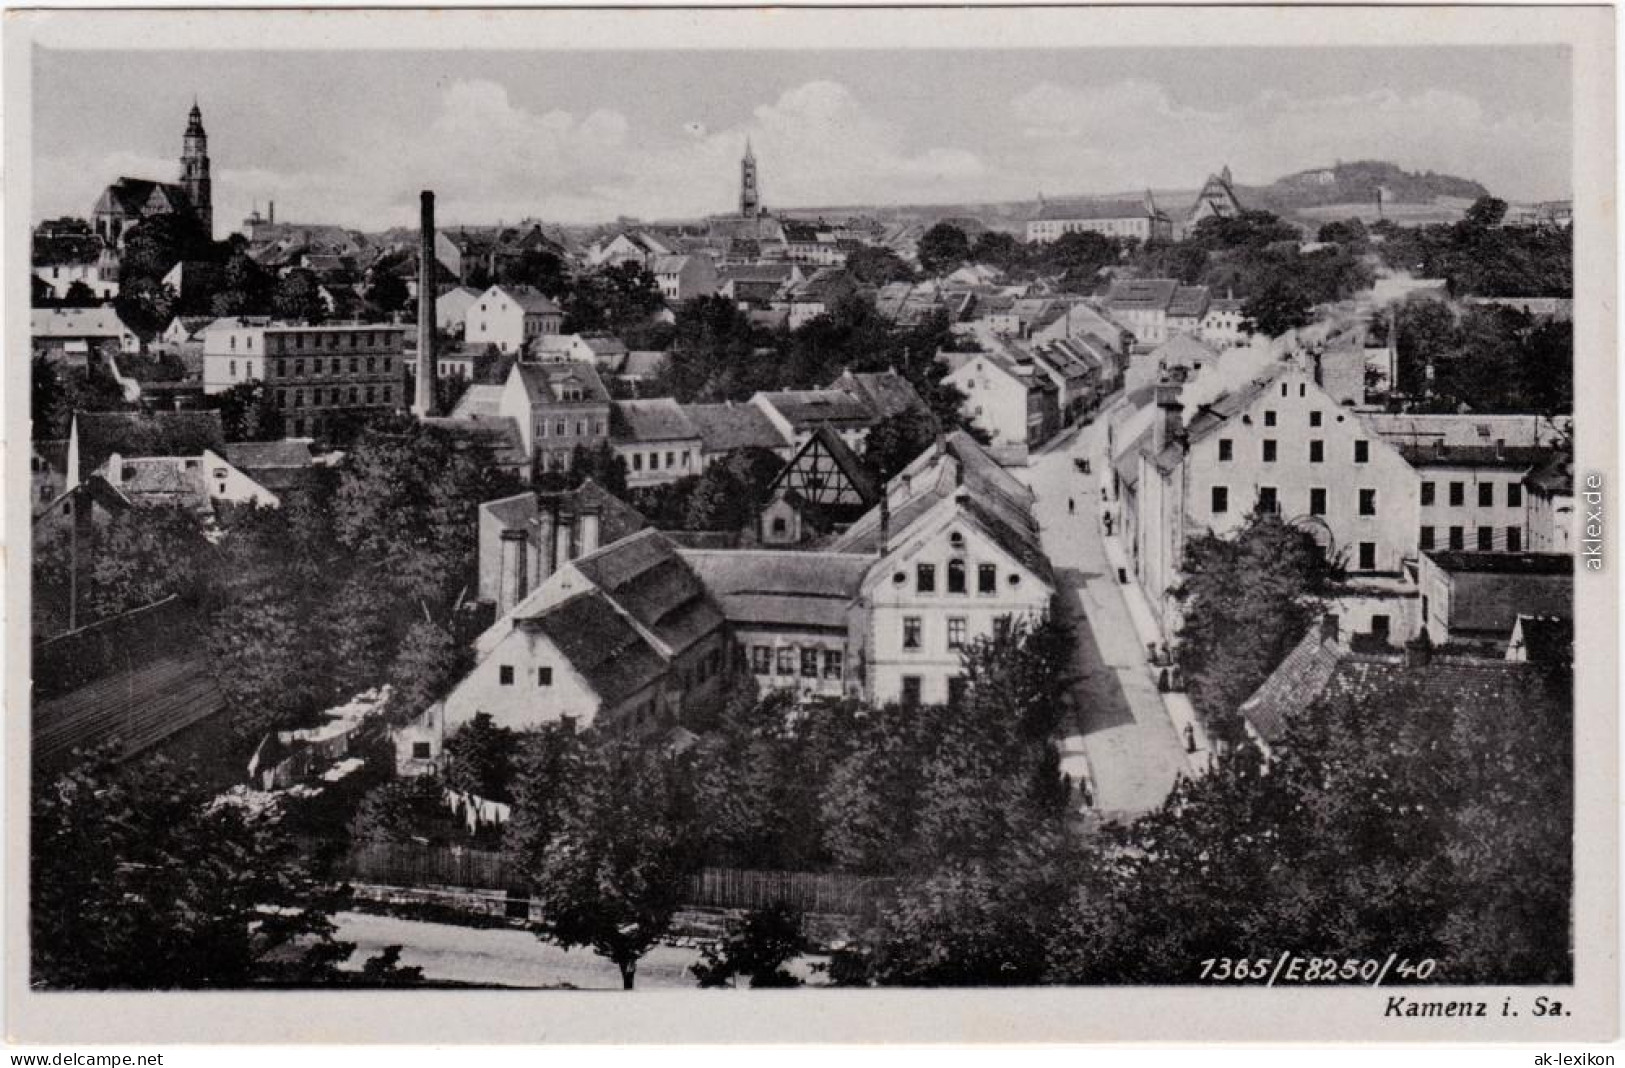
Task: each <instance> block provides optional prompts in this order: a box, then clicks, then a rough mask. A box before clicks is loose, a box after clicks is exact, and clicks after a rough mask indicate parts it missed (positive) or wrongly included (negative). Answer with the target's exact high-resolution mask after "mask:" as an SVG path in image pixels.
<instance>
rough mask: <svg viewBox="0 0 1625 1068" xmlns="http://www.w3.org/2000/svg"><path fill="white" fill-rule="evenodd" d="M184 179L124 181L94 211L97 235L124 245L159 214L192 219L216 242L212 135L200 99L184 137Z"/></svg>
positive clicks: (108, 191) (106, 193)
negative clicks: (143, 223)
mask: <svg viewBox="0 0 1625 1068" xmlns="http://www.w3.org/2000/svg"><path fill="white" fill-rule="evenodd" d="M180 163H181V166H180V177H179V179H178V180H177V181H174V182H160V181H155V180H153V179H150V178H127V177H125V178H119V179H118V180H117V181H115V182H114V183H113V184H112V185H110V186H108V187H107V188H106V189H105V190H103V191H102V195H101V196H100V197H99V198H98V199H97V200H96V206H95V208H94V209H93V210H92V212H91V217H92V221H93V225H94V226H95V228H96V233H97V235H98V236H99V237H101V239H102V240H103V241H104V242H106V243H107V244H108V245H109V246H115V247H118V246H122V245H123V244H124V235H125V234H126V233H127V232H128V231H129V230H130V228H131V227H133V226H135V225H136V224H137V223H139V222H140V221H141V220H143V219H149V218H152V217H153V216H155V215H176V214H181V213H183V212H184V213H187V214H190V215H191V216H192V217H193V218H195V219H196V220H197V222H198V225H199V227H201V228H202V230H203V234H204V236H205V237H207V238H209V239H210V240H213V238H214V189H213V182H212V180H211V179H210V177H209V135H208V133H207V132H205V131H204V129H203V111H202V109H201V108H199V107H198V103H197V100H196V99H195V98H194V99H193V101H192V110H191V112H190V113H189V114H188V115H187V117H186V132H185V134H183V135H182V138H181V160H180Z"/></svg>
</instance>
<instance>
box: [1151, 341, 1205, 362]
mask: <svg viewBox="0 0 1625 1068" xmlns="http://www.w3.org/2000/svg"><path fill="white" fill-rule="evenodd" d="M1218 358H1219V354H1218V353H1217V352H1215V351H1213V349H1212V348H1211V347H1209V346H1208V345H1205V344H1203V343H1202V342H1200V341H1198V340H1197V339H1196V338H1194V337H1192V336H1191V335H1189V334H1175V335H1174V336H1173V337H1171V338H1169V339H1168V340H1167V341H1164V342H1163V343H1162V344H1161V345H1158V346H1157V347H1156V348H1154V349H1152V350H1151V359H1152V360H1153V361H1155V362H1157V363H1160V364H1163V365H1164V366H1168V367H1176V366H1177V367H1190V366H1192V365H1194V364H1198V363H1200V364H1202V365H1203V366H1206V365H1207V364H1210V363H1212V362H1213V361H1214V360H1216V359H1218Z"/></svg>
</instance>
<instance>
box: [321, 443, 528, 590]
mask: <svg viewBox="0 0 1625 1068" xmlns="http://www.w3.org/2000/svg"><path fill="white" fill-rule="evenodd" d="M512 488H513V487H512V484H511V482H510V480H508V479H507V478H506V477H505V476H502V475H500V474H499V473H497V472H495V471H494V469H492V468H490V467H489V466H488V465H486V464H484V463H482V462H481V457H480V455H479V454H478V452H476V451H473V450H466V449H461V448H458V447H456V446H455V444H454V442H453V440H452V439H451V438H449V437H448V436H446V435H445V434H443V433H442V432H440V431H438V430H435V429H433V428H430V427H424V426H422V425H417V424H414V425H412V426H410V427H408V428H406V429H405V430H404V432H402V433H399V434H384V433H373V434H369V435H367V436H366V437H365V439H364V440H363V441H362V442H361V444H360V445H358V446H357V447H356V448H354V449H352V450H351V451H350V453H349V456H348V462H347V463H346V464H345V467H344V471H343V473H342V474H341V476H340V481H339V487H338V492H337V494H336V495H335V497H334V501H333V527H334V531H335V533H336V534H337V537H338V540H339V543H340V544H341V545H343V546H344V547H345V548H346V549H349V550H351V551H352V552H353V553H355V554H356V557H357V560H358V561H359V562H362V563H366V564H368V565H370V566H372V567H373V568H374V569H375V573H376V574H378V575H380V576H383V577H385V578H387V579H388V580H389V581H390V583H391V584H392V585H393V586H394V588H395V590H396V591H397V595H398V596H399V597H400V598H402V599H403V600H406V601H408V602H418V603H420V604H421V605H422V606H424V608H423V609H420V611H421V610H427V611H428V612H429V613H430V614H431V615H435V614H438V613H441V612H442V611H443V610H444V609H446V608H448V607H449V606H450V605H451V603H452V602H453V601H454V600H455V599H456V597H457V595H458V594H459V593H460V592H461V591H463V590H466V589H467V588H468V587H469V586H470V585H471V584H472V582H473V580H474V576H475V570H476V565H477V553H476V545H475V538H476V535H477V531H478V524H477V523H476V522H475V519H476V517H477V514H478V509H479V506H480V503H481V502H482V501H487V500H491V499H493V498H495V497H498V496H501V495H502V494H503V493H504V492H511V490H512Z"/></svg>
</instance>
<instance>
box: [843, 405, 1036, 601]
mask: <svg viewBox="0 0 1625 1068" xmlns="http://www.w3.org/2000/svg"><path fill="white" fill-rule="evenodd" d="M884 492H885V494H886V497H887V504H888V507H889V510H890V512H891V517H890V525H891V534H890V536H891V538H892V539H893V544H896V543H897V541H898V540H900V539H902V538H905V537H906V536H907V534H908V531H909V529H910V528H911V527H913V526H914V524H915V523H917V522H919V521H920V520H921V519H922V518H923V517H925V516H926V515H927V514H929V513H930V512H931V511H932V510H933V509H934V508H936V506H937V505H939V504H941V503H942V502H943V501H945V500H950V499H951V500H953V501H954V502H955V505H956V507H957V508H958V509H959V511H960V512H961V513H962V514H964V515H966V516H968V517H969V518H970V520H971V521H973V522H975V523H976V524H977V525H978V526H979V527H980V528H981V529H982V530H983V531H984V532H985V533H986V534H987V535H988V536H989V537H990V538H992V539H993V541H994V542H995V543H996V544H998V545H999V546H1000V548H1002V549H1004V551H1005V552H1007V553H1009V554H1010V555H1011V556H1012V557H1014V558H1015V559H1017V560H1019V561H1020V562H1021V563H1022V565H1023V566H1024V567H1027V568H1028V569H1029V570H1031V571H1032V572H1033V573H1034V574H1036V575H1037V576H1039V577H1040V578H1042V579H1043V580H1044V581H1045V582H1047V583H1050V584H1052V585H1053V583H1054V576H1053V573H1052V571H1051V569H1050V563H1049V558H1048V557H1047V556H1045V554H1044V549H1043V545H1042V544H1041V543H1040V541H1039V535H1038V520H1037V518H1036V517H1035V516H1034V515H1033V494H1032V491H1031V490H1030V489H1028V488H1027V487H1026V486H1025V485H1023V484H1022V482H1021V480H1020V479H1018V478H1016V477H1015V476H1014V475H1012V474H1010V472H1008V471H1006V470H1005V469H1004V468H1002V467H1000V466H999V463H998V461H997V460H995V459H993V457H992V455H990V454H989V453H988V451H987V450H986V449H985V448H983V447H982V446H981V445H979V444H977V442H976V439H975V438H972V437H971V436H970V435H969V434H966V433H965V432H964V431H962V430H956V431H954V432H953V433H951V434H948V435H947V436H946V437H944V438H943V439H942V440H941V442H940V443H939V444H938V445H934V446H932V447H931V448H929V449H927V450H926V451H925V452H923V453H921V454H920V455H919V456H918V457H917V458H915V460H914V461H913V462H912V463H910V464H909V465H908V467H906V468H904V469H903V471H902V472H901V473H899V474H898V475H897V476H896V477H895V478H893V479H892V480H891V481H890V482H888V483H887V484H886V487H885V490H884ZM880 520H881V509H880V508H879V507H875V508H871V509H869V511H867V512H865V513H864V514H863V515H862V517H860V518H859V519H858V520H857V522H855V523H853V524H852V526H851V527H850V528H849V529H848V530H847V531H846V532H845V533H844V534H842V535H841V536H840V537H838V538H836V539H835V541H834V542H833V543H831V545H830V546H829V548H830V550H831V551H833V552H853V553H874V552H878V551H879V548H880V527H881V522H880Z"/></svg>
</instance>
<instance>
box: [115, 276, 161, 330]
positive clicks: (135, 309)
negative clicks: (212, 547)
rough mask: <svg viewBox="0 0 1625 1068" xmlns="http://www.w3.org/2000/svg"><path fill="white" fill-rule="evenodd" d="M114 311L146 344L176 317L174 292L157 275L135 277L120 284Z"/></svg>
mask: <svg viewBox="0 0 1625 1068" xmlns="http://www.w3.org/2000/svg"><path fill="white" fill-rule="evenodd" d="M113 310H114V312H115V313H116V314H117V315H118V317H119V320H120V321H121V322H123V323H124V325H125V326H128V327H129V328H130V329H131V330H133V331H134V332H135V334H136V336H137V337H139V338H140V339H141V341H142V343H143V344H144V343H146V342H149V341H151V340H152V339H153V338H154V337H156V336H157V335H158V332H159V331H161V330H163V328H164V327H166V326H168V325H169V322H170V320H171V319H173V318H174V317H175V291H174V290H173V289H171V288H170V287H169V286H167V285H164V284H163V283H162V282H160V281H158V280H157V279H156V278H147V277H143V276H133V277H131V278H130V279H129V280H128V281H126V282H120V283H119V290H118V296H116V297H114V298H113Z"/></svg>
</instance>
